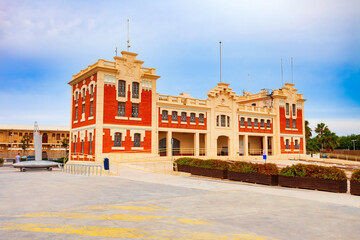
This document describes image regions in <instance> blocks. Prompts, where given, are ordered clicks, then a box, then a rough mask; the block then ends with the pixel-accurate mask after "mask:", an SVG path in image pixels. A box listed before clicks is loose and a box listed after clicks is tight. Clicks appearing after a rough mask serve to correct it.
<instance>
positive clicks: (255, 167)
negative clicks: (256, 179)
mask: <svg viewBox="0 0 360 240" xmlns="http://www.w3.org/2000/svg"><path fill="white" fill-rule="evenodd" d="M229 171H232V172H240V173H258V174H262V175H278V173H279V169H278V167H277V166H276V164H273V163H265V164H259V163H251V162H234V163H232V164H230V165H229Z"/></svg>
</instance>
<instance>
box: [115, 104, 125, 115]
mask: <svg viewBox="0 0 360 240" xmlns="http://www.w3.org/2000/svg"><path fill="white" fill-rule="evenodd" d="M122 110H123V111H122ZM125 114H126V103H125V102H120V101H119V102H118V108H117V116H118V117H125Z"/></svg>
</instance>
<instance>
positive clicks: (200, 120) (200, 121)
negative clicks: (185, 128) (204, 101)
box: [199, 113, 204, 123]
mask: <svg viewBox="0 0 360 240" xmlns="http://www.w3.org/2000/svg"><path fill="white" fill-rule="evenodd" d="M199 123H204V114H203V113H200V114H199Z"/></svg>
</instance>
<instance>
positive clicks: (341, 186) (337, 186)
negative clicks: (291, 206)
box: [279, 176, 347, 193]
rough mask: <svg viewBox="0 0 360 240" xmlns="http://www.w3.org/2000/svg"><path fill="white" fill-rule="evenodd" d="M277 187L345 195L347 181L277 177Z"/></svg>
mask: <svg viewBox="0 0 360 240" xmlns="http://www.w3.org/2000/svg"><path fill="white" fill-rule="evenodd" d="M279 185H280V186H282V187H292V188H303V189H312V190H321V191H327V192H336V193H346V191H347V180H339V181H335V180H329V179H320V178H310V177H285V176H279Z"/></svg>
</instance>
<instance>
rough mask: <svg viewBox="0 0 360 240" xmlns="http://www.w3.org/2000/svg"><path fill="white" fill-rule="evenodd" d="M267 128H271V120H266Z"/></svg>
mask: <svg viewBox="0 0 360 240" xmlns="http://www.w3.org/2000/svg"><path fill="white" fill-rule="evenodd" d="M266 128H267V129H271V121H270V120H267V121H266Z"/></svg>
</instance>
